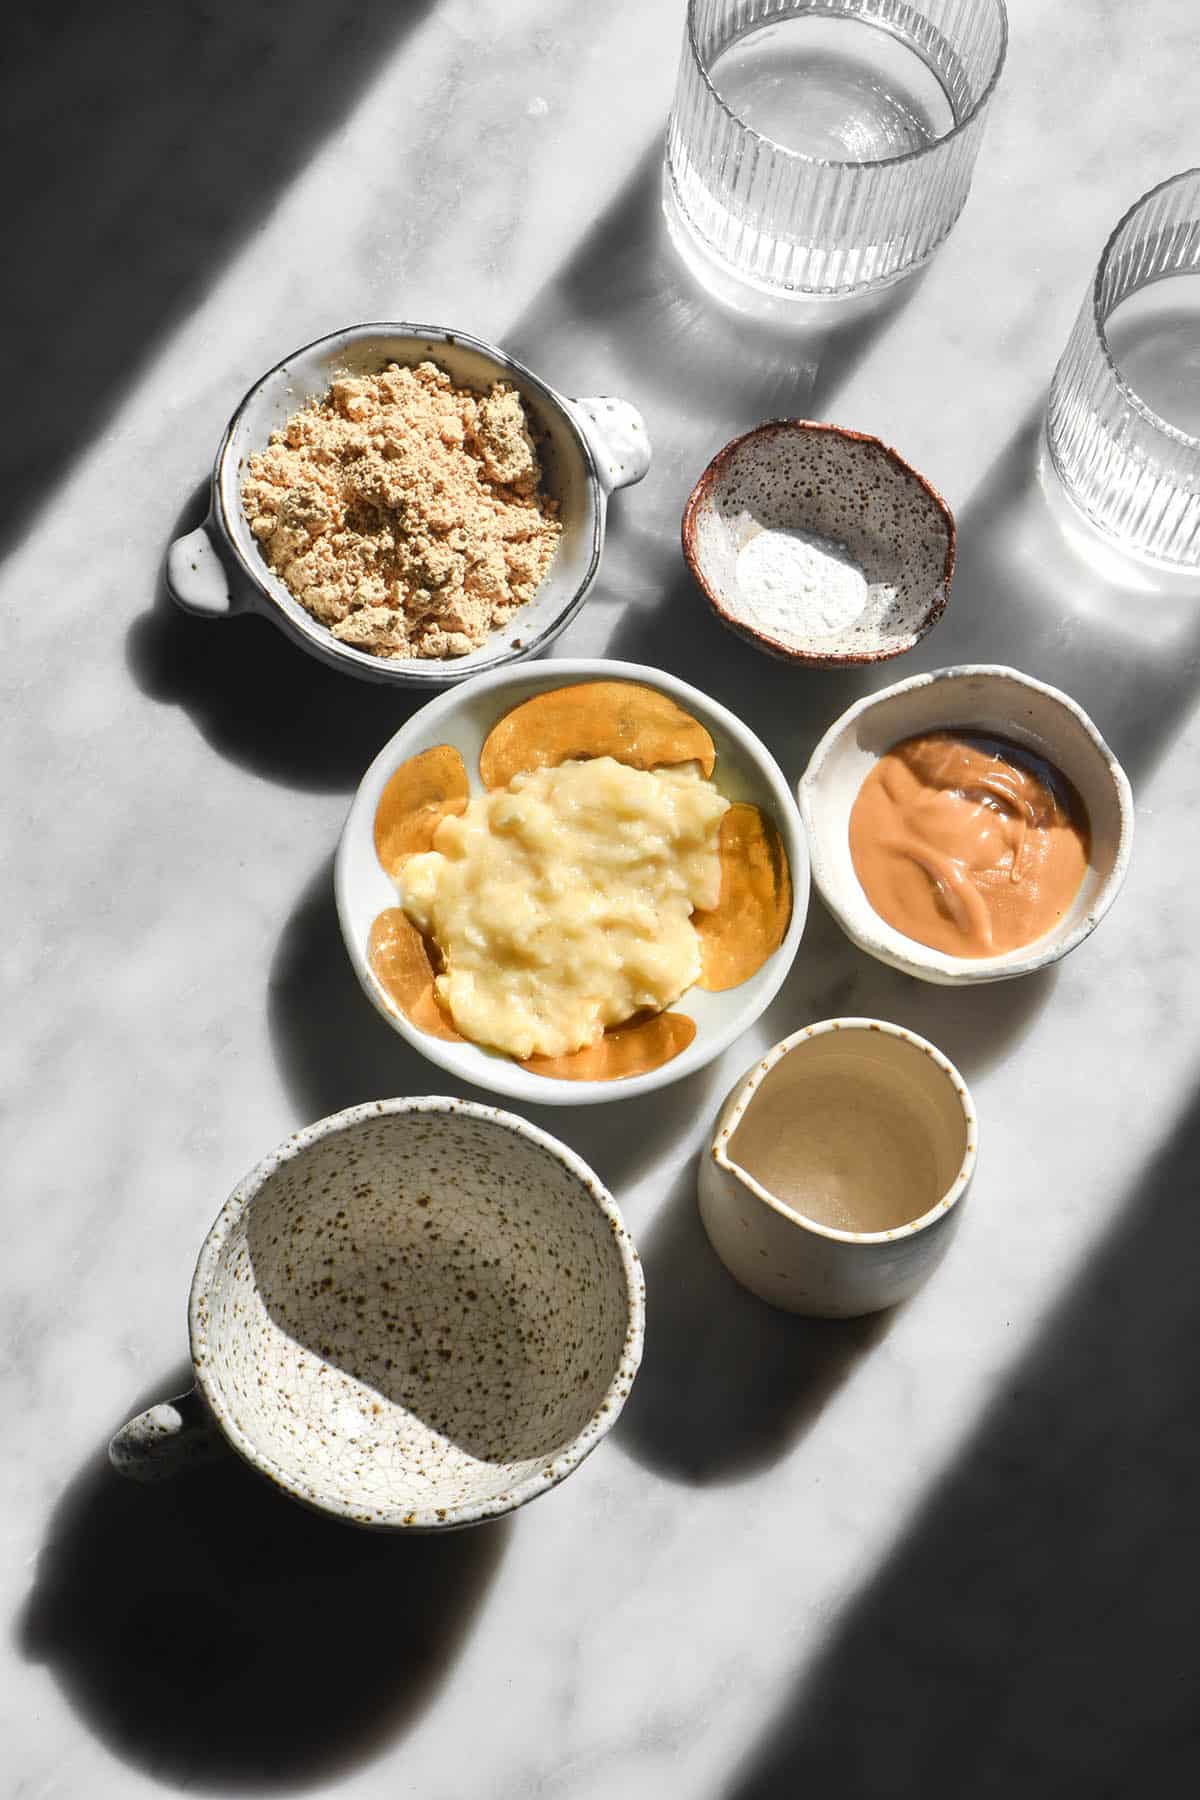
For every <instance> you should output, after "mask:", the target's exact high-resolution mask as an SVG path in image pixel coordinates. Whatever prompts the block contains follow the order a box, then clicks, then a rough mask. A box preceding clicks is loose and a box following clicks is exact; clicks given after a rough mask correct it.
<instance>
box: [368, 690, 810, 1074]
mask: <svg viewBox="0 0 1200 1800" xmlns="http://www.w3.org/2000/svg"><path fill="white" fill-rule="evenodd" d="M597 680H599V681H630V682H638V683H641V684H642V685H643V686H646V687H654V688H657V689H658V690H659V691H660V692H663V693H667V694H669V695H670V696H671V697H672V698H673V699H675V700H678V701H679V702H680V704H681V705H683V706H685V707H688V706H690V707H691V708H692V709H693V710H694V711H696V713H697V716H698V717H699V718H700V720H701V723H703V722H704V720H705V718H706V717H708V718H710V719H712V720H713V721H714V722H715V723H716V724H717V725H718V726H719V727H720V728H721V729H722V730H723V731H725V732H726V734H727V735H728V736H729V737H730V738H732V739H733V740H734V741H735V742H736V743H737V744H738V745H739V747H740V748H741V749H742V750H743V752H744V753H745V754H746V755H747V756H748V758H749V759H750V760H751V761H752V762H753V763H754V765H755V767H756V769H757V771H758V773H759V774H760V775H761V777H762V779H763V783H764V786H765V788H766V791H767V793H768V795H769V796H770V798H771V800H772V801H773V803H774V804H773V810H774V814H775V822H776V824H777V825H778V827H779V830H780V832H781V834H782V836H783V840H784V846H785V848H786V850H787V855H788V864H789V868H790V871H791V877H792V916H791V919H790V921H789V923H788V929H787V932H786V934H785V936H784V939H783V942H782V943H781V944H780V946H779V948H778V949H777V950H776V951H774V952H773V955H772V957H771V958H769V959H768V965H767V966H770V964H771V963H774V965H775V966H774V968H773V969H772V972H771V975H770V977H769V979H768V981H767V983H766V985H765V986H764V988H763V990H762V992H761V994H760V996H759V998H758V999H757V1000H756V1001H755V1003H754V1007H753V1010H752V1011H749V1012H745V1011H744V1010H743V1011H742V1012H741V1013H738V1014H736V1015H735V1016H734V1018H733V1019H732V1020H731V1021H729V1022H727V1023H726V1024H725V1025H723V1026H722V1027H720V1029H717V1030H714V1033H713V1037H712V1039H711V1042H710V1041H709V1040H707V1039H706V1040H705V1043H704V1046H703V1051H702V1053H699V1046H700V1037H699V1033H698V1034H697V1037H696V1038H695V1039H693V1041H692V1043H691V1044H690V1045H689V1046H688V1048H687V1050H685V1051H683V1052H682V1054H681V1055H679V1056H676V1057H672V1058H671V1060H670V1061H669V1062H665V1063H662V1064H660V1065H659V1067H658V1068H657V1069H651V1070H649V1071H648V1072H647V1073H645V1074H643V1075H633V1076H629V1077H627V1078H625V1079H624V1080H620V1081H564V1080H561V1079H558V1078H556V1077H547V1076H537V1075H530V1074H528V1073H527V1072H526V1071H525V1070H524V1069H522V1068H521V1067H520V1065H519V1064H518V1063H515V1062H513V1060H512V1059H511V1058H509V1057H504V1056H499V1055H497V1056H494V1057H491V1058H489V1059H488V1062H489V1065H491V1064H494V1065H495V1071H496V1076H497V1079H496V1080H495V1081H492V1080H491V1079H490V1076H489V1073H488V1071H487V1070H485V1069H475V1068H470V1069H464V1068H463V1066H462V1061H461V1058H462V1055H463V1048H462V1047H461V1046H460V1045H458V1044H456V1043H454V1042H452V1041H446V1040H443V1039H441V1038H435V1037H431V1036H429V1034H428V1033H426V1032H422V1031H418V1030H417V1029H416V1027H415V1026H413V1025H411V1024H410V1023H409V1021H408V1020H407V1019H405V1018H403V1017H402V1016H401V1015H400V1014H399V1013H396V1012H393V1011H392V1010H391V1009H390V1008H389V1007H388V1006H387V1005H386V1003H385V1001H384V999H383V996H382V995H381V994H380V993H379V991H378V988H377V986H376V984H375V981H374V979H373V977H372V975H371V971H370V969H369V967H368V965H367V960H366V956H365V954H364V951H363V947H362V946H361V945H360V944H359V942H358V940H357V938H356V937H355V935H354V932H353V930H352V929H351V926H350V894H349V889H350V882H351V876H350V872H349V871H350V861H351V857H352V855H353V854H354V851H355V847H356V845H357V844H358V842H359V841H360V837H361V834H362V833H364V832H365V831H367V830H368V829H373V819H374V807H373V806H372V808H371V809H370V817H369V818H368V817H367V816H366V813H367V808H366V799H365V796H366V793H367V791H368V789H370V788H371V787H372V786H373V785H375V784H376V783H382V781H383V780H386V777H387V775H389V774H391V772H392V771H393V770H394V769H395V768H396V767H397V764H398V761H399V760H400V759H399V758H398V755H397V751H396V744H397V740H398V739H400V738H401V737H404V736H406V735H407V734H408V733H409V732H411V731H412V729H413V727H414V726H415V725H416V724H417V722H418V720H420V721H423V722H424V723H425V725H426V726H432V725H433V724H435V723H436V722H438V721H439V720H440V718H441V716H442V714H444V713H448V712H451V711H452V710H453V709H454V708H455V707H456V706H459V705H461V704H463V701H464V698H465V697H466V696H467V695H468V694H470V695H471V696H481V695H484V694H487V693H489V692H491V691H492V690H493V689H498V688H504V687H506V686H510V685H516V684H517V683H526V682H535V683H537V684H538V689H539V691H541V690H547V689H553V688H555V687H572V686H575V685H576V684H577V683H579V682H581V681H597ZM496 716H497V718H499V717H502V716H503V714H502V713H497V715H496ZM372 843H373V840H372ZM372 854H374V851H373V848H372ZM809 891H810V859H809V847H808V841H807V837H806V834H805V831H804V826H803V824H802V822H801V817H800V813H799V809H798V807H797V803H796V799H795V796H794V794H793V792H792V788H791V785H790V783H789V782H788V781H787V779H786V778H785V776H784V774H783V771H782V770H781V769H780V767H779V764H778V763H777V762H776V761H775V758H774V757H773V756H772V755H771V752H770V751H769V750H768V749H767V747H766V745H765V744H764V743H763V741H762V739H761V738H760V737H759V736H758V735H757V733H756V732H754V731H752V730H751V728H750V727H749V726H748V725H747V724H746V723H745V722H744V721H743V720H741V719H739V718H738V717H737V715H736V714H735V713H733V712H731V711H730V710H729V708H728V707H725V706H722V705H721V703H720V701H718V700H713V699H712V698H710V696H709V695H707V694H705V693H703V692H701V690H700V689H699V688H694V687H692V686H691V685H690V684H689V683H687V682H685V681H681V680H679V678H678V677H677V676H674V675H668V674H667V673H666V672H665V670H662V669H655V668H651V667H649V666H648V665H646V664H643V663H629V662H615V661H612V660H610V659H609V658H607V657H575V658H565V657H564V658H561V659H559V658H554V659H551V660H548V661H545V662H541V663H539V664H537V665H535V666H532V667H527V668H521V669H497V670H493V671H491V672H490V673H487V674H483V675H480V676H478V677H477V678H476V680H475V681H473V682H472V683H470V685H469V688H461V687H460V688H452V689H450V690H449V691H448V692H445V693H442V694H439V695H437V696H435V697H434V698H433V699H431V700H429V701H427V702H426V704H425V705H424V706H423V707H420V708H419V709H418V710H417V711H416V712H415V713H413V714H412V716H411V718H409V719H408V720H406V721H405V723H404V724H403V725H401V726H400V728H399V730H397V731H396V732H394V733H393V734H392V736H391V737H390V738H389V739H388V741H387V742H386V743H385V744H384V745H383V747H382V749H381V750H380V751H379V752H378V754H377V755H376V756H375V757H374V758H373V760H372V762H371V763H370V765H369V767H368V768H367V769H366V771H365V773H364V774H363V776H362V779H361V780H360V782H359V784H358V787H357V788H356V789H355V793H354V797H353V799H352V801H351V803H350V810H349V812H348V814H347V816H346V822H345V824H344V825H343V827H342V833H341V837H340V839H339V840H338V847H337V851H336V854H335V857H334V896H335V900H336V905H337V914H338V923H339V926H340V928H341V933H342V941H343V943H344V944H345V946H346V950H347V954H348V955H349V958H350V962H351V965H352V967H353V969H354V972H355V974H356V975H357V976H358V980H359V985H360V986H361V987H362V989H363V992H364V993H365V994H366V996H367V998H368V999H369V1000H370V1002H371V1004H372V1006H374V1008H375V1010H376V1012H378V1013H379V1014H380V1016H381V1017H382V1018H384V1019H386V1021H387V1023H388V1024H389V1025H390V1026H391V1027H392V1029H393V1030H394V1031H395V1032H397V1033H398V1034H399V1036H401V1037H402V1038H404V1039H405V1040H406V1041H407V1042H408V1043H409V1044H411V1045H412V1047H413V1048H414V1049H415V1050H417V1051H419V1052H420V1054H421V1055H422V1056H424V1057H425V1058H426V1060H427V1061H429V1062H432V1063H436V1064H437V1065H438V1067H439V1068H442V1069H445V1070H447V1071H448V1072H449V1073H450V1074H452V1075H454V1076H456V1077H457V1078H458V1079H459V1080H461V1081H469V1082H471V1083H472V1085H474V1086H476V1087H481V1088H483V1087H490V1088H491V1089H492V1091H493V1092H495V1093H499V1094H504V1095H506V1096H507V1097H508V1098H509V1099H516V1100H522V1101H526V1102H528V1103H529V1104H530V1105H541V1106H546V1105H549V1106H588V1105H598V1104H602V1103H605V1102H609V1101H615V1100H628V1099H633V1098H635V1097H636V1096H638V1095H640V1094H647V1093H651V1092H653V1091H654V1090H655V1089H657V1088H661V1087H667V1086H669V1085H670V1084H671V1083H672V1082H675V1081H678V1080H680V1079H682V1078H683V1077H684V1076H685V1075H693V1074H696V1073H697V1072H698V1071H699V1070H700V1069H702V1068H704V1067H706V1066H707V1065H708V1064H709V1063H710V1062H712V1061H713V1060H715V1058H716V1057H718V1056H720V1055H721V1054H722V1053H723V1052H724V1051H725V1050H727V1049H728V1048H729V1046H730V1044H732V1043H733V1042H734V1041H735V1039H737V1038H739V1037H740V1036H741V1034H742V1033H743V1032H744V1031H748V1030H749V1028H750V1026H751V1025H753V1024H754V1022H755V1020H756V1019H758V1018H759V1017H760V1016H761V1015H762V1013H763V1012H765V1010H766V1008H767V1007H768V1006H769V1005H770V1004H771V1001H772V1000H773V999H774V998H775V996H776V994H777V993H778V992H779V989H780V988H781V987H782V985H783V983H784V981H785V980H786V979H787V976H788V973H789V971H790V970H791V966H792V963H793V961H794V960H795V956H796V952H797V949H798V948H799V944H800V938H801V936H802V934H803V931H804V925H805V921H806V918H807V914H808V901H809ZM690 991H691V990H689V992H690ZM683 998H686V996H683ZM468 1048H470V1049H472V1050H478V1048H479V1047H478V1046H477V1045H469V1046H468ZM527 1083H530V1084H532V1083H536V1087H534V1086H527V1085H526V1084H527Z"/></svg>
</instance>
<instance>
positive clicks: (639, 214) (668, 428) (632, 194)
mask: <svg viewBox="0 0 1200 1800" xmlns="http://www.w3.org/2000/svg"><path fill="white" fill-rule="evenodd" d="M661 160H662V146H661V143H660V142H658V141H657V140H656V141H655V143H654V144H653V145H651V147H650V148H649V150H648V151H647V153H646V155H645V156H644V157H643V159H642V161H641V162H640V164H639V165H638V167H637V169H636V170H635V172H634V174H633V176H632V177H631V179H630V180H629V182H628V183H627V184H626V186H625V188H624V189H623V190H622V192H621V193H620V194H619V195H618V197H617V199H616V200H615V201H614V202H613V204H612V206H611V207H610V208H609V209H608V210H607V211H606V212H605V213H604V214H603V215H602V216H601V218H600V219H599V220H598V221H597V223H596V225H595V226H594V227H593V229H592V230H591V232H590V233H589V234H588V235H587V237H586V238H585V239H584V241H583V243H582V245H581V246H580V247H579V249H578V250H577V251H576V253H575V255H574V256H573V257H572V258H571V260H570V261H569V262H568V263H567V265H566V266H565V268H564V269H563V270H562V272H561V273H560V274H559V275H558V276H557V278H556V279H555V280H553V281H552V282H550V283H549V284H548V285H547V287H546V288H545V289H544V290H543V292H542V293H541V294H540V295H539V297H538V298H537V299H536V300H535V301H534V303H533V304H532V305H531V306H530V307H529V309H528V310H527V311H526V313H525V314H524V315H523V317H522V318H521V319H520V320H519V321H518V322H517V324H516V325H515V326H514V327H513V328H512V330H510V331H509V332H508V333H507V334H506V344H507V347H508V348H510V349H511V350H512V351H513V352H514V354H516V355H518V356H520V357H522V358H524V359H526V360H528V361H529V362H530V363H531V364H532V365H533V366H534V367H535V368H537V369H538V370H539V371H541V372H543V373H544V374H545V375H546V376H547V377H548V378H549V379H550V380H551V381H553V382H555V383H556V384H557V385H558V386H560V387H562V388H565V389H566V390H567V391H573V392H575V393H578V392H580V391H585V392H586V391H592V392H610V393H620V394H622V395H623V397H625V398H627V399H630V400H632V401H633V402H634V403H635V404H636V405H637V406H638V407H640V408H641V410H642V411H643V412H644V414H645V416H646V421H647V426H648V429H649V434H650V438H651V441H652V443H653V445H654V461H653V463H652V464H651V467H650V471H649V474H648V475H647V477H646V479H645V480H644V482H642V483H641V485H640V486H639V487H638V488H636V489H634V490H632V491H631V492H630V493H628V494H621V495H618V496H617V498H616V501H615V502H614V504H613V506H612V508H611V511H610V515H609V524H608V536H607V541H606V546H605V560H604V564H603V566H602V568H601V571H600V576H599V578H598V581H597V586H596V589H595V590H594V592H593V594H592V596H591V598H590V599H589V602H588V606H589V609H590V615H591V617H592V618H596V617H597V616H599V617H601V618H603V617H604V616H605V615H606V614H607V615H611V619H612V628H611V633H610V637H609V642H608V646H607V648H608V651H609V653H610V654H611V655H614V656H621V657H627V658H629V659H631V660H636V661H644V662H647V663H650V664H652V665H654V666H656V667H659V668H664V669H667V670H670V671H671V672H672V673H673V674H676V675H680V676H682V677H683V678H684V679H685V680H692V681H695V682H696V683H697V685H699V686H701V687H705V688H710V689H713V690H714V691H715V693H716V695H717V697H718V698H719V699H721V700H722V701H723V702H724V703H725V704H727V705H729V706H732V707H733V708H734V709H735V710H738V711H740V712H741V714H742V716H743V717H745V718H747V719H748V720H749V721H750V722H751V723H753V724H754V725H755V726H756V729H759V730H761V731H762V732H763V734H764V736H766V737H767V739H768V741H772V740H774V743H773V747H776V748H777V749H778V748H779V747H780V746H782V748H783V749H784V750H786V749H787V748H788V747H789V746H791V745H793V744H802V743H804V742H805V741H806V719H805V718H803V717H801V718H797V717H796V716H795V715H796V710H797V696H800V700H801V707H800V710H801V712H802V713H804V712H805V710H806V707H805V702H807V723H808V724H815V721H816V719H817V718H818V717H822V718H825V719H828V718H831V717H832V716H833V714H834V712H835V711H837V710H839V709H840V706H842V705H845V704H848V702H849V700H850V699H851V698H854V697H855V696H856V695H857V694H858V693H859V692H861V691H862V690H863V678H862V677H861V676H855V674H854V673H853V672H850V673H849V674H846V675H841V674H837V675H833V676H827V677H820V676H818V677H815V678H813V677H809V678H808V679H805V676H804V675H800V676H798V675H797V673H796V671H794V670H792V669H789V668H787V667H786V666H785V665H783V664H780V663H775V662H772V661H770V660H769V659H768V658H766V657H763V656H761V655H759V654H758V653H757V652H755V651H754V650H752V649H751V648H750V647H749V646H748V645H746V644H745V643H744V642H743V641H742V640H741V639H739V638H737V637H735V636H733V634H732V633H729V632H727V631H726V630H724V629H723V628H722V627H721V626H720V625H719V624H718V623H717V622H716V620H715V618H714V617H713V615H712V613H711V612H710V610H709V607H708V605H707V603H706V601H705V600H704V598H703V596H702V595H701V593H700V592H699V590H698V589H697V587H696V585H695V583H694V582H693V580H692V578H691V576H690V574H689V573H688V570H687V568H686V565H685V564H684V561H683V557H682V553H681V550H680V545H679V526H680V520H681V517H682V513H683V508H684V504H685V502H686V500H687V497H688V494H689V492H690V491H691V488H692V486H693V485H694V483H695V481H696V480H697V478H698V476H699V475H700V473H701V471H702V470H703V468H704V467H705V465H706V464H707V462H708V461H709V460H710V458H711V457H712V456H713V455H715V453H716V452H717V451H718V450H719V449H720V448H721V446H722V445H723V444H725V443H726V442H727V441H728V440H729V439H730V438H731V437H733V436H735V435H736V434H738V433H739V432H742V431H746V430H748V429H749V428H750V427H751V426H753V425H757V424H759V423H761V422H762V420H764V419H767V418H772V417H779V416H786V417H816V418H821V417H824V416H826V415H827V411H828V408H829V406H830V405H831V403H832V401H833V399H834V397H835V396H836V394H837V392H838V391H839V389H840V388H841V386H842V385H843V384H844V382H845V381H846V379H847V378H848V376H849V375H850V373H851V371H852V370H853V369H854V368H855V366H856V365H857V364H858V363H859V362H860V361H861V360H862V359H863V358H864V357H866V356H867V354H868V353H869V352H870V350H871V349H872V347H873V346H874V345H875V344H876V342H877V341H878V340H879V339H880V338H881V337H883V336H884V335H885V334H886V332H887V330H888V328H889V326H890V325H891V323H892V322H893V321H894V320H895V319H896V318H897V317H898V316H899V314H900V313H901V312H902V311H903V310H904V309H905V308H906V307H908V306H909V305H911V304H912V302H913V300H914V299H915V298H916V296H917V294H918V292H919V290H920V287H921V282H922V279H923V278H922V276H919V275H918V276H914V277H913V279H912V280H911V281H907V282H901V283H899V284H898V285H897V286H896V287H895V288H892V289H890V290H888V292H887V293H886V295H884V296H883V297H882V298H880V299H876V300H873V301H871V302H870V303H869V304H868V305H857V304H855V303H853V302H851V303H848V304H846V305H844V306H840V305H834V306H832V307H829V306H816V307H814V308H811V309H805V310H804V311H803V312H802V313H801V314H798V315H797V317H796V318H795V319H794V320H790V321H788V322H786V323H783V324H780V323H776V322H766V321H761V320H756V319H753V318H750V317H746V316H744V315H742V314H739V313H735V312H732V311H730V310H728V309H727V308H725V307H723V306H722V305H720V304H719V303H718V302H717V301H716V300H714V299H713V298H712V297H711V296H710V295H709V294H708V293H707V292H706V291H705V290H704V289H703V288H702V287H701V286H700V285H699V284H698V283H697V282H696V280H695V279H694V277H693V276H692V275H691V273H690V272H689V271H688V270H687V269H686V268H685V266H684V265H683V264H682V262H680V260H679V258H678V256H677V255H676V253H675V251H674V249H673V247H672V245H671V243H670V241H669V238H668V235H667V230H666V225H665V222H664V220H663V217H662V209H661V205H660V200H659V181H660V170H661ZM855 422H856V423H860V424H861V423H863V422H862V421H855ZM714 677H716V678H717V679H716V680H715V681H714ZM772 726H774V728H775V729H774V732H773V731H772ZM794 760H795V758H794V757H793V758H792V759H791V761H792V762H794ZM785 766H787V765H785ZM791 772H798V771H791Z"/></svg>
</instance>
